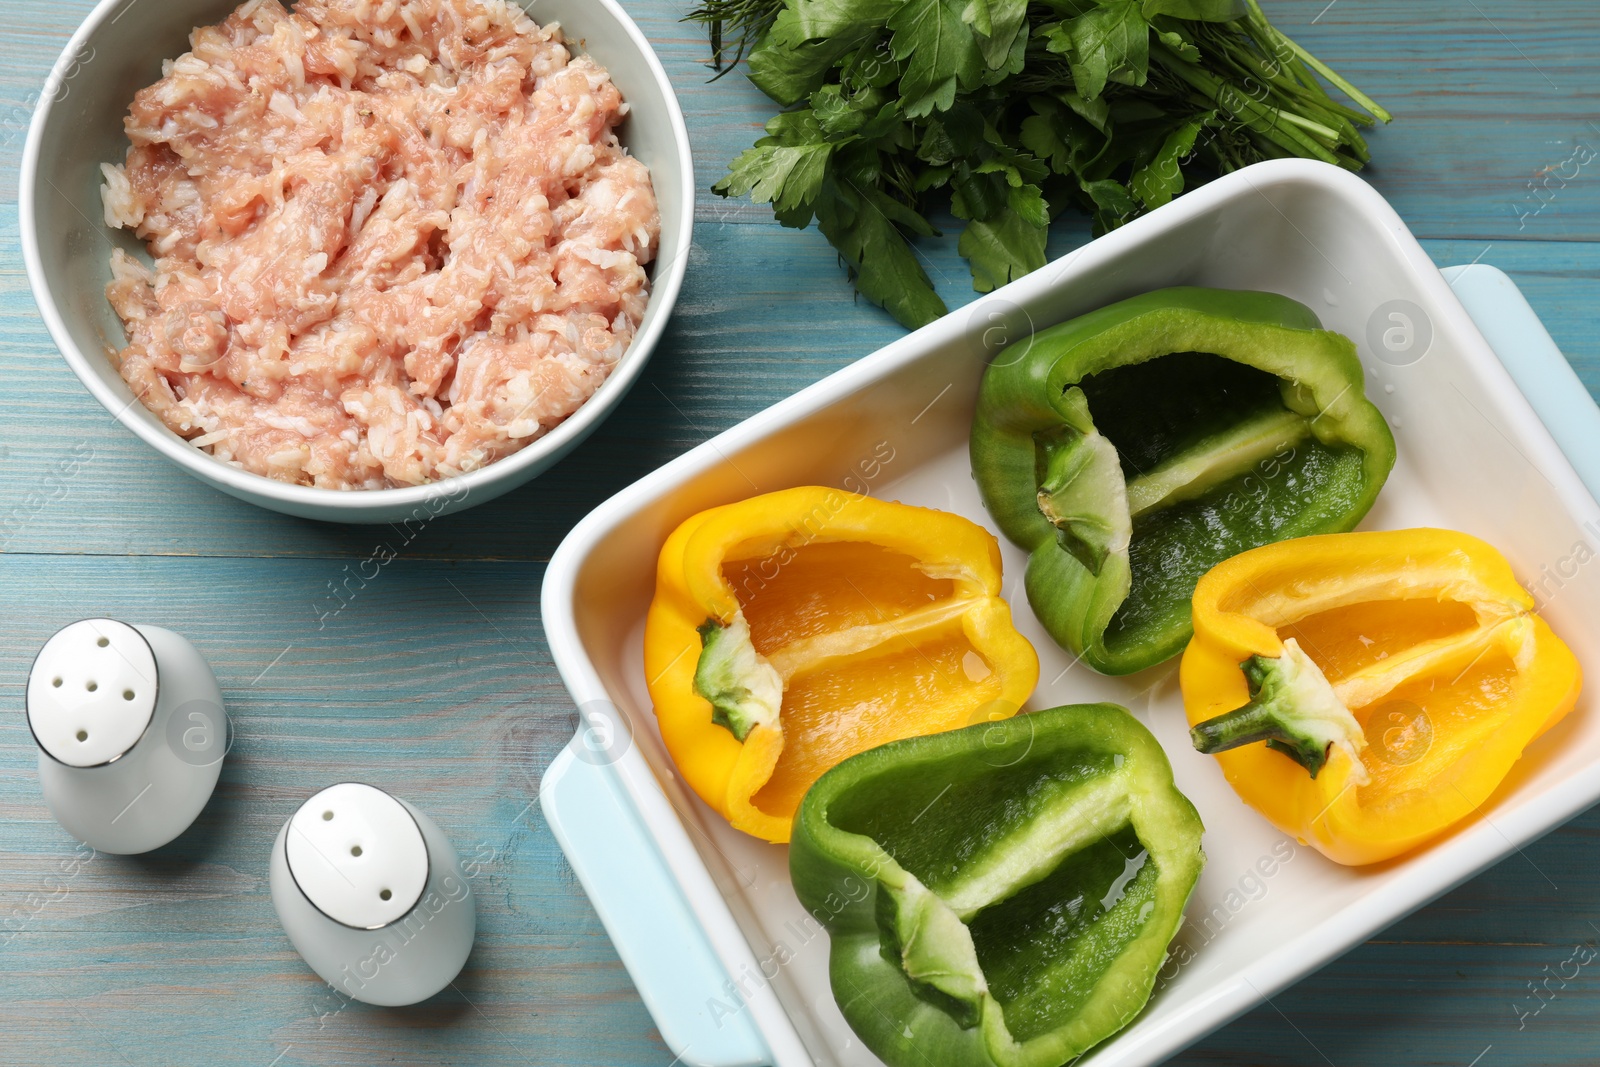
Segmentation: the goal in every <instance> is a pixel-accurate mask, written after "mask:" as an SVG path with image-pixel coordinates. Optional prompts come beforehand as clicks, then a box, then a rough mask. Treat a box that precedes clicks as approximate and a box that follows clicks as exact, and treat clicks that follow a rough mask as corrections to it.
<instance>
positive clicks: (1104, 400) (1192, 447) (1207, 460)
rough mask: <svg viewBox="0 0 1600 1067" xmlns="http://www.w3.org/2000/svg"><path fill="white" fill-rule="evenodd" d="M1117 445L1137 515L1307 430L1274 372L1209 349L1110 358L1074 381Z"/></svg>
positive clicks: (1238, 469) (1233, 471)
mask: <svg viewBox="0 0 1600 1067" xmlns="http://www.w3.org/2000/svg"><path fill="white" fill-rule="evenodd" d="M1078 388H1080V389H1082V390H1083V393H1084V396H1085V398H1086V399H1087V400H1088V402H1089V412H1090V414H1091V415H1092V416H1093V418H1094V423H1095V428H1096V429H1097V430H1099V431H1100V433H1101V434H1103V435H1104V436H1105V437H1106V438H1107V439H1108V440H1110V441H1111V443H1112V444H1113V445H1115V446H1116V449H1117V456H1118V458H1119V459H1120V460H1121V461H1122V470H1123V475H1124V477H1125V478H1126V479H1127V482H1128V504H1129V510H1130V511H1131V513H1132V515H1133V517H1134V518H1138V517H1139V516H1141V515H1143V514H1145V513H1147V512H1149V511H1152V510H1154V509H1155V508H1157V507H1160V506H1162V505H1163V504H1166V503H1176V502H1179V501H1181V500H1184V499H1189V498H1191V497H1192V496H1193V495H1195V494H1197V493H1199V492H1203V491H1204V490H1205V489H1206V488H1208V487H1210V486H1212V485H1215V484H1217V483H1219V482H1221V481H1225V480H1227V479H1228V478H1232V477H1234V476H1236V475H1238V474H1242V473H1244V472H1246V471H1248V470H1250V469H1251V468H1252V467H1254V466H1255V465H1256V464H1258V463H1260V462H1261V461H1263V460H1266V459H1269V458H1270V457H1272V456H1273V455H1275V454H1277V453H1279V452H1281V451H1282V450H1284V449H1286V448H1289V447H1292V446H1293V444H1294V443H1295V442H1297V441H1299V440H1301V439H1303V438H1305V437H1306V436H1308V435H1309V434H1310V420H1309V419H1307V418H1305V417H1304V416H1301V415H1298V414H1296V413H1295V412H1292V411H1290V410H1289V409H1288V408H1287V407H1286V406H1285V405H1284V403H1283V399H1282V383H1281V382H1280V380H1279V379H1278V377H1277V376H1276V375H1273V374H1269V373H1267V372H1266V371H1261V370H1257V369H1256V368H1254V367H1249V366H1246V365H1244V364H1242V363H1235V362H1234V361H1232V360H1229V359H1224V358H1222V357H1221V356H1215V355H1211V354H1209V353H1205V352H1179V353H1174V354H1173V355H1169V356H1162V357H1159V358H1157V359H1152V360H1149V361H1147V362H1144V363H1136V364H1132V365H1129V366H1123V367H1114V368H1111V369H1109V370H1105V371H1101V372H1100V373H1099V374H1093V375H1090V376H1089V377H1087V378H1085V379H1084V380H1083V381H1081V382H1079V383H1078Z"/></svg>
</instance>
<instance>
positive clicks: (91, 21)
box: [17, 0, 695, 516]
mask: <svg viewBox="0 0 1600 1067" xmlns="http://www.w3.org/2000/svg"><path fill="white" fill-rule="evenodd" d="M138 2H139V0H99V2H98V3H97V4H96V5H95V7H94V9H93V10H92V11H90V12H89V14H88V16H87V17H86V18H85V19H84V20H83V22H82V23H81V24H80V25H79V26H78V28H77V30H75V31H74V32H73V34H72V36H71V37H70V38H68V40H67V44H66V46H65V47H64V48H63V49H62V50H61V54H60V55H59V56H58V57H57V58H56V61H55V63H54V64H53V65H52V66H51V68H50V74H49V75H48V77H47V78H46V81H45V86H46V91H45V92H43V93H42V94H41V95H40V98H39V103H38V105H37V106H36V107H35V108H34V113H33V118H32V120H31V121H30V122H29V125H28V137H27V141H26V143H25V144H24V146H23V150H22V163H21V167H20V171H19V175H18V187H17V215H18V230H19V240H20V243H21V245H22V258H23V263H24V265H25V267H26V270H27V274H28V284H29V287H30V288H31V290H32V292H33V299H34V303H35V304H36V305H37V306H38V309H39V315H40V317H41V318H42V319H43V320H44V324H45V328H46V329H47V330H49V332H50V339H51V340H52V341H53V342H54V344H55V346H56V349H57V351H59V352H60V353H61V355H62V358H64V359H65V360H66V361H67V365H68V366H70V367H71V368H72V371H73V373H74V374H76V375H77V376H78V380H79V381H81V382H82V383H83V385H84V387H85V388H87V389H88V390H89V392H90V393H91V394H93V396H94V398H95V399H96V400H98V401H99V402H100V404H101V406H102V407H104V408H105V409H106V410H107V411H109V412H110V413H111V415H112V417H113V418H115V419H116V420H117V422H119V423H121V424H122V425H123V426H124V427H126V428H127V429H129V430H130V431H132V432H133V433H134V435H135V436H137V437H138V438H140V439H141V440H142V441H144V443H145V444H147V445H149V446H150V447H152V448H154V449H155V450H156V451H157V452H159V453H161V454H162V455H163V456H165V457H166V458H167V459H168V460H170V461H171V462H173V463H175V464H176V465H177V466H179V467H180V468H182V469H183V470H185V471H186V472H188V473H189V474H191V475H194V476H195V477H196V478H198V479H200V480H201V481H203V482H205V483H207V484H209V485H212V486H214V487H215V488H218V489H222V490H223V491H225V492H229V493H231V494H233V495H236V496H239V497H241V498H243V499H246V500H248V501H250V502H252V503H261V502H262V501H272V502H273V504H272V505H265V506H269V507H270V506H273V505H285V506H288V507H292V508H296V509H317V510H321V509H335V510H341V511H346V512H349V513H351V515H353V516H354V515H360V514H364V513H368V512H384V513H388V512H391V511H394V510H395V509H403V508H405V507H408V506H413V505H420V504H427V503H429V502H432V501H435V500H437V499H438V498H440V497H441V496H449V497H451V498H456V497H469V496H471V495H474V494H478V493H482V492H483V491H484V490H488V489H490V488H491V487H493V488H495V489H496V490H498V491H499V492H504V491H506V490H507V489H509V488H511V487H514V486H515V485H518V484H520V483H521V481H526V480H528V479H530V478H532V477H534V476H535V475H536V474H537V473H538V471H537V470H535V471H532V472H528V468H530V467H534V468H537V467H538V466H539V465H540V464H541V463H543V462H554V460H555V459H558V458H559V457H560V456H561V455H562V454H563V453H564V451H565V450H566V449H568V448H570V447H572V446H575V445H576V444H577V443H579V442H580V441H582V440H583V438H584V437H585V436H587V434H588V433H589V432H590V431H592V430H593V429H594V428H595V426H596V425H597V424H598V423H599V422H600V421H602V420H603V419H604V418H605V417H606V416H607V415H609V414H610V412H611V409H612V408H614V407H615V406H616V405H617V404H619V403H621V401H622V398H623V397H624V396H625V395H626V394H627V392H628V390H629V389H630V388H631V387H632V385H633V383H634V381H635V379H637V378H638V376H639V374H640V373H641V372H642V371H643V369H644V366H645V364H646V363H648V362H649V359H650V356H651V354H652V353H653V351H654V349H655V346H656V344H657V343H658V342H659V341H660V340H661V336H662V334H663V333H664V332H665V330H666V325H667V322H668V320H669V319H670V318H671V313H672V309H673V307H674V306H675V305H676V303H677V299H678V295H679V293H680V292H681V291H682V288H683V279H684V275H685V273H686V272H687V270H688V265H689V251H690V247H691V244H692V242H693V233H694V195H695V179H694V153H693V147H692V144H691V142H690V140H689V129H688V125H687V124H686V123H685V121H684V117H683V108H682V106H681V105H680V103H679V101H678V95H677V93H676V91H674V89H673V87H672V80H671V79H670V78H669V77H668V76H667V72H666V68H665V67H664V66H663V65H662V63H661V58H660V56H658V55H657V54H656V52H655V49H654V48H652V47H651V45H650V42H649V40H648V39H647V38H646V37H645V35H644V33H643V31H642V30H640V29H639V26H638V24H637V23H635V22H634V21H633V19H632V18H631V17H630V16H629V15H628V13H627V12H626V11H624V10H623V8H622V5H621V3H620V2H619V0H585V2H586V4H587V5H590V6H592V7H594V8H599V9H601V10H602V11H603V12H604V13H605V14H606V15H608V16H609V17H610V18H611V19H612V20H614V21H615V22H616V24H617V26H618V27H619V28H620V29H621V30H622V32H623V33H624V35H625V36H626V37H627V38H628V40H629V41H630V42H631V43H632V44H633V46H634V48H635V49H636V50H637V52H638V55H639V58H640V59H641V60H642V61H643V63H644V67H645V70H646V71H647V72H648V73H649V75H650V76H651V77H652V78H653V79H654V80H655V82H656V85H657V87H658V88H659V89H660V90H661V93H662V97H663V99H664V101H665V103H666V119H667V123H668V125H669V127H670V128H671V131H672V140H673V142H674V144H675V146H676V148H677V151H678V179H679V182H680V183H681V187H682V190H683V194H682V195H683V198H684V204H683V210H682V212H681V213H680V217H679V220H678V226H677V238H678V241H679V250H678V254H677V255H676V256H675V257H674V258H673V259H672V260H671V261H670V262H668V263H665V264H662V263H661V262H660V260H657V261H655V264H654V266H655V274H654V277H653V278H652V279H651V287H650V296H649V299H650V301H651V303H652V305H656V306H659V308H660V310H659V311H658V312H657V314H656V315H655V318H654V319H653V320H652V321H651V322H650V323H648V324H647V325H646V326H645V327H644V328H643V329H641V330H639V331H638V332H637V333H635V334H634V336H633V338H632V340H631V341H630V342H629V344H628V347H627V349H626V350H625V351H624V352H623V354H622V356H621V358H620V359H619V360H618V361H617V365H616V367H615V369H614V370H613V371H612V372H611V374H610V375H609V376H608V377H607V378H606V380H605V381H604V382H603V383H602V384H601V386H600V388H599V389H598V390H596V392H595V394H594V395H592V396H591V397H590V398H589V400H587V401H585V402H584V403H583V404H582V405H581V406H580V407H579V408H578V410H577V411H575V412H573V413H572V414H571V415H570V416H568V417H567V418H566V419H565V420H564V421H563V422H562V423H561V424H560V425H559V426H557V427H556V428H555V429H553V430H551V431H550V432H548V433H546V434H545V435H544V436H543V437H540V438H538V439H537V440H535V441H533V442H531V443H530V444H528V445H527V446H526V447H524V448H522V449H520V450H518V451H517V452H514V453H512V454H511V455H509V456H506V457H504V458H503V459H499V460H496V461H494V462H492V463H489V464H486V465H485V466H483V467H480V468H479V469H477V470H475V471H470V472H468V473H466V474H461V475H456V476H454V477H450V478H443V479H440V480H439V481H435V482H429V483H427V484H425V485H416V486H405V487H402V488H385V489H358V490H349V489H326V488H321V487H316V486H305V485H291V484H289V483H288V482H280V481H276V480H274V479H272V478H268V477H267V476H265V475H262V474H255V473H253V472H250V471H245V470H241V469H240V468H238V467H233V466H230V465H229V464H227V463H224V462H222V461H220V460H217V459H215V458H213V457H212V456H211V455H210V454H209V453H206V452H202V451H201V450H200V449H198V448H195V447H194V446H192V445H190V444H189V443H188V441H186V440H185V439H184V438H182V437H179V436H178V435H177V434H175V433H173V432H172V431H171V430H169V429H167V427H166V426H164V425H161V424H157V423H151V422H148V421H146V420H144V419H142V418H140V417H139V415H138V413H137V412H135V411H134V410H133V409H134V406H135V404H136V403H137V397H135V398H134V400H133V401H125V400H123V398H122V397H120V396H118V395H116V393H115V392H114V391H113V390H112V388H111V387H110V386H109V385H108V384H107V383H106V381H105V380H104V379H102V378H101V376H100V374H99V373H98V372H97V371H96V369H95V366H94V365H93V363H92V362H91V360H92V359H93V358H96V357H93V356H91V355H89V354H88V353H85V352H84V351H83V350H82V349H81V348H79V347H78V345H77V343H76V342H75V341H74V340H73V339H72V335H71V333H70V332H69V331H68V330H67V326H66V322H65V320H64V318H63V316H62V314H61V308H60V305H59V304H58V303H57V301H56V297H55V294H54V292H53V291H52V290H51V288H50V284H49V282H48V281H47V279H46V278H45V274H44V265H43V261H42V257H41V255H40V251H39V234H38V228H37V226H36V225H35V215H36V213H37V209H38V194H39V176H40V171H39V160H40V153H41V145H42V141H43V136H44V128H45V126H46V124H47V123H48V122H49V121H50V114H51V110H52V108H53V107H54V106H55V104H56V103H57V102H58V101H57V99H56V95H55V94H54V93H52V92H50V91H49V86H52V85H55V84H58V83H60V82H62V81H64V76H65V72H66V71H67V70H68V69H70V67H71V66H72V64H73V63H75V62H76V61H77V58H78V57H79V56H80V55H81V54H82V52H83V49H84V45H85V44H86V43H87V42H88V41H89V40H90V39H91V38H92V37H94V36H95V35H96V34H98V33H99V32H100V30H101V29H102V27H103V26H104V25H105V24H107V23H108V21H109V22H112V23H114V22H116V21H117V19H119V18H121V16H122V14H123V13H126V11H127V10H128V9H129V7H131V6H132V5H133V4H137V3H138ZM516 2H517V3H518V5H519V6H521V7H523V8H524V10H526V9H527V7H528V2H529V0H516ZM535 2H536V0H535ZM530 14H531V13H530ZM113 16H114V17H113ZM550 21H559V20H555V19H552V20H550ZM541 25H542V23H541ZM568 48H569V50H571V49H572V48H573V45H571V44H568ZM624 147H625V148H626V147H627V146H626V145H624ZM62 195H64V194H62ZM658 196H659V194H658ZM647 310H648V307H647ZM99 358H103V357H99ZM601 394H605V395H604V396H602V395H601ZM525 472H527V473H525ZM519 474H523V475H524V477H523V478H522V479H518V478H517V475H519ZM507 482H509V483H511V484H510V485H504V484H502V483H507ZM493 495H497V493H486V494H485V495H484V496H483V499H485V500H487V499H489V498H490V497H492V496H493Z"/></svg>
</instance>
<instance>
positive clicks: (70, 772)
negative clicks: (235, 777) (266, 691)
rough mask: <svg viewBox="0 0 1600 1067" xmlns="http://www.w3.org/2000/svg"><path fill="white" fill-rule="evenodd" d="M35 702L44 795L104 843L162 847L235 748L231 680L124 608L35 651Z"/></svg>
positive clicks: (90, 839)
mask: <svg viewBox="0 0 1600 1067" xmlns="http://www.w3.org/2000/svg"><path fill="white" fill-rule="evenodd" d="M26 703H27V708H26V710H27V719H28V727H29V729H30V730H32V731H33V738H34V740H35V741H36V742H37V743H38V745H39V784H40V786H41V788H42V790H43V792H44V799H45V803H46V804H48V805H49V807H50V811H51V813H52V814H53V815H54V816H55V817H56V821H57V822H59V823H60V824H61V825H62V827H63V828H64V829H66V831H67V832H68V833H70V834H72V835H73V836H74V837H76V838H78V839H79V840H80V841H83V842H84V843H85V844H87V845H89V846H91V847H93V848H95V849H97V850H99V851H101V852H110V853H121V854H128V853H135V852H148V851H150V850H151V849H153V848H159V847H160V846H162V845H164V844H166V843H167V842H169V841H171V840H172V839H173V838H175V837H177V836H178V835H179V834H181V833H183V831H184V830H186V829H188V828H189V825H190V824H191V823H193V822H194V820H195V818H196V817H197V816H198V815H199V814H200V811H201V809H203V808H204V807H205V806H206V801H208V800H209V799H210V798H211V793H212V790H214V789H215V788H216V784H217V776H218V775H220V774H221V773H222V759H223V757H224V756H225V755H226V754H227V751H228V717H227V713H226V711H225V710H224V708H223V702H222V690H221V688H220V687H219V686H218V685H217V679H216V676H215V675H213V674H212V673H211V668H210V667H209V666H207V665H206V661H205V659H204V658H203V657H202V656H201V655H200V652H199V651H198V650H197V649H196V648H195V647H194V646H193V645H192V644H190V643H189V642H188V640H187V639H185V638H184V637H182V636H180V635H178V634H175V633H173V632H172V631H171V630H165V629H162V628H161V627H159V626H132V625H129V624H128V623H125V622H118V621H116V620H115V619H83V620H81V621H79V622H75V623H72V624H71V625H70V626H66V627H64V628H62V629H61V630H59V631H57V632H56V633H55V635H54V636H52V637H51V638H50V640H48V641H46V642H45V645H44V647H43V648H42V649H40V650H39V654H38V656H37V657H35V659H34V661H33V668H32V670H30V671H29V673H28V687H27V695H26Z"/></svg>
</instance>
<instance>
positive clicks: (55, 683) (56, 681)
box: [50, 678, 61, 689]
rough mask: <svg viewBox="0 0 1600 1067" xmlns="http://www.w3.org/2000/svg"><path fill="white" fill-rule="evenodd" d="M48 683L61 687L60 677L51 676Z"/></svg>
mask: <svg viewBox="0 0 1600 1067" xmlns="http://www.w3.org/2000/svg"><path fill="white" fill-rule="evenodd" d="M50 684H51V685H53V686H55V687H56V688H57V689H60V688H61V679H60V678H52V679H50Z"/></svg>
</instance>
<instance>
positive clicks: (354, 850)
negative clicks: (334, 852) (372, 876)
mask: <svg viewBox="0 0 1600 1067" xmlns="http://www.w3.org/2000/svg"><path fill="white" fill-rule="evenodd" d="M350 855H352V856H359V855H361V846H360V845H351V846H350Z"/></svg>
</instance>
